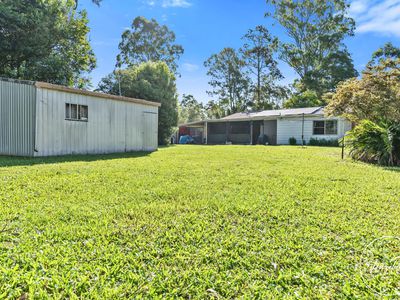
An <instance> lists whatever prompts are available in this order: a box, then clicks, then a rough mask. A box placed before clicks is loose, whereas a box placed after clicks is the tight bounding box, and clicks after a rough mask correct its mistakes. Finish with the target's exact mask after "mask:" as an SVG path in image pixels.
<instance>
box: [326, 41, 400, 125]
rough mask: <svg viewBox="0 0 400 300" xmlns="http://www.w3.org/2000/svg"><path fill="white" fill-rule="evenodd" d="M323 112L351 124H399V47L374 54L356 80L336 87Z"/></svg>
mask: <svg viewBox="0 0 400 300" xmlns="http://www.w3.org/2000/svg"><path fill="white" fill-rule="evenodd" d="M327 112H328V113H329V114H331V115H344V116H346V117H347V118H349V119H350V120H352V121H354V122H359V121H361V120H364V119H367V120H370V121H373V122H375V123H378V124H381V123H399V122H400V48H395V47H394V46H393V45H391V44H387V45H385V46H384V47H382V48H380V49H379V50H378V51H376V52H375V53H374V54H373V56H372V59H371V61H370V62H369V63H368V65H367V67H366V69H365V70H364V71H363V73H362V77H361V78H360V79H358V78H353V79H350V80H347V81H345V82H344V83H342V84H340V85H339V87H338V88H337V91H336V93H335V94H333V96H332V99H331V101H330V103H329V105H328V107H327Z"/></svg>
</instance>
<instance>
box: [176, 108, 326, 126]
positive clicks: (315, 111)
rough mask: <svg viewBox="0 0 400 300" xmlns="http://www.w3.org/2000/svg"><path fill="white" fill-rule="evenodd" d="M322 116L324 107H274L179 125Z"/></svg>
mask: <svg viewBox="0 0 400 300" xmlns="http://www.w3.org/2000/svg"><path fill="white" fill-rule="evenodd" d="M303 114H304V116H322V115H324V107H323V106H319V107H305V108H291V109H275V110H263V111H258V112H240V113H236V114H232V115H230V116H227V117H224V118H222V119H212V120H203V121H197V122H191V123H187V124H182V125H181V126H200V125H202V124H204V122H207V123H220V122H228V121H231V122H235V121H253V120H264V119H276V118H278V117H295V116H302V115H303Z"/></svg>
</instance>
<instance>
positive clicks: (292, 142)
mask: <svg viewBox="0 0 400 300" xmlns="http://www.w3.org/2000/svg"><path fill="white" fill-rule="evenodd" d="M289 145H292V146H294V145H297V140H296V138H295V137H291V138H290V139H289Z"/></svg>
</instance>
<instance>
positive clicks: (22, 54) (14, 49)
mask: <svg viewBox="0 0 400 300" xmlns="http://www.w3.org/2000/svg"><path fill="white" fill-rule="evenodd" d="M87 24H88V19H87V15H86V12H85V11H82V12H76V11H75V9H74V2H73V1H67V0H66V1H50V0H49V1H39V0H32V1H21V0H4V1H2V2H1V3H0V76H4V77H11V78H17V79H29V80H40V81H46V82H50V83H55V84H62V85H69V86H76V87H83V86H85V85H87V84H88V79H87V78H85V74H87V73H88V72H90V71H91V70H92V69H93V68H94V67H95V63H96V60H95V56H94V53H93V51H92V49H91V47H90V44H89V40H88V33H89V27H88V26H87Z"/></svg>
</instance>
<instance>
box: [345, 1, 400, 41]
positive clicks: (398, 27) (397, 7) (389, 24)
mask: <svg viewBox="0 0 400 300" xmlns="http://www.w3.org/2000/svg"><path fill="white" fill-rule="evenodd" d="M350 15H351V16H352V17H353V18H354V19H355V20H356V22H357V32H360V33H366V32H374V33H379V34H383V35H394V36H397V37H400V0H354V1H353V2H352V3H351V6H350Z"/></svg>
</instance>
